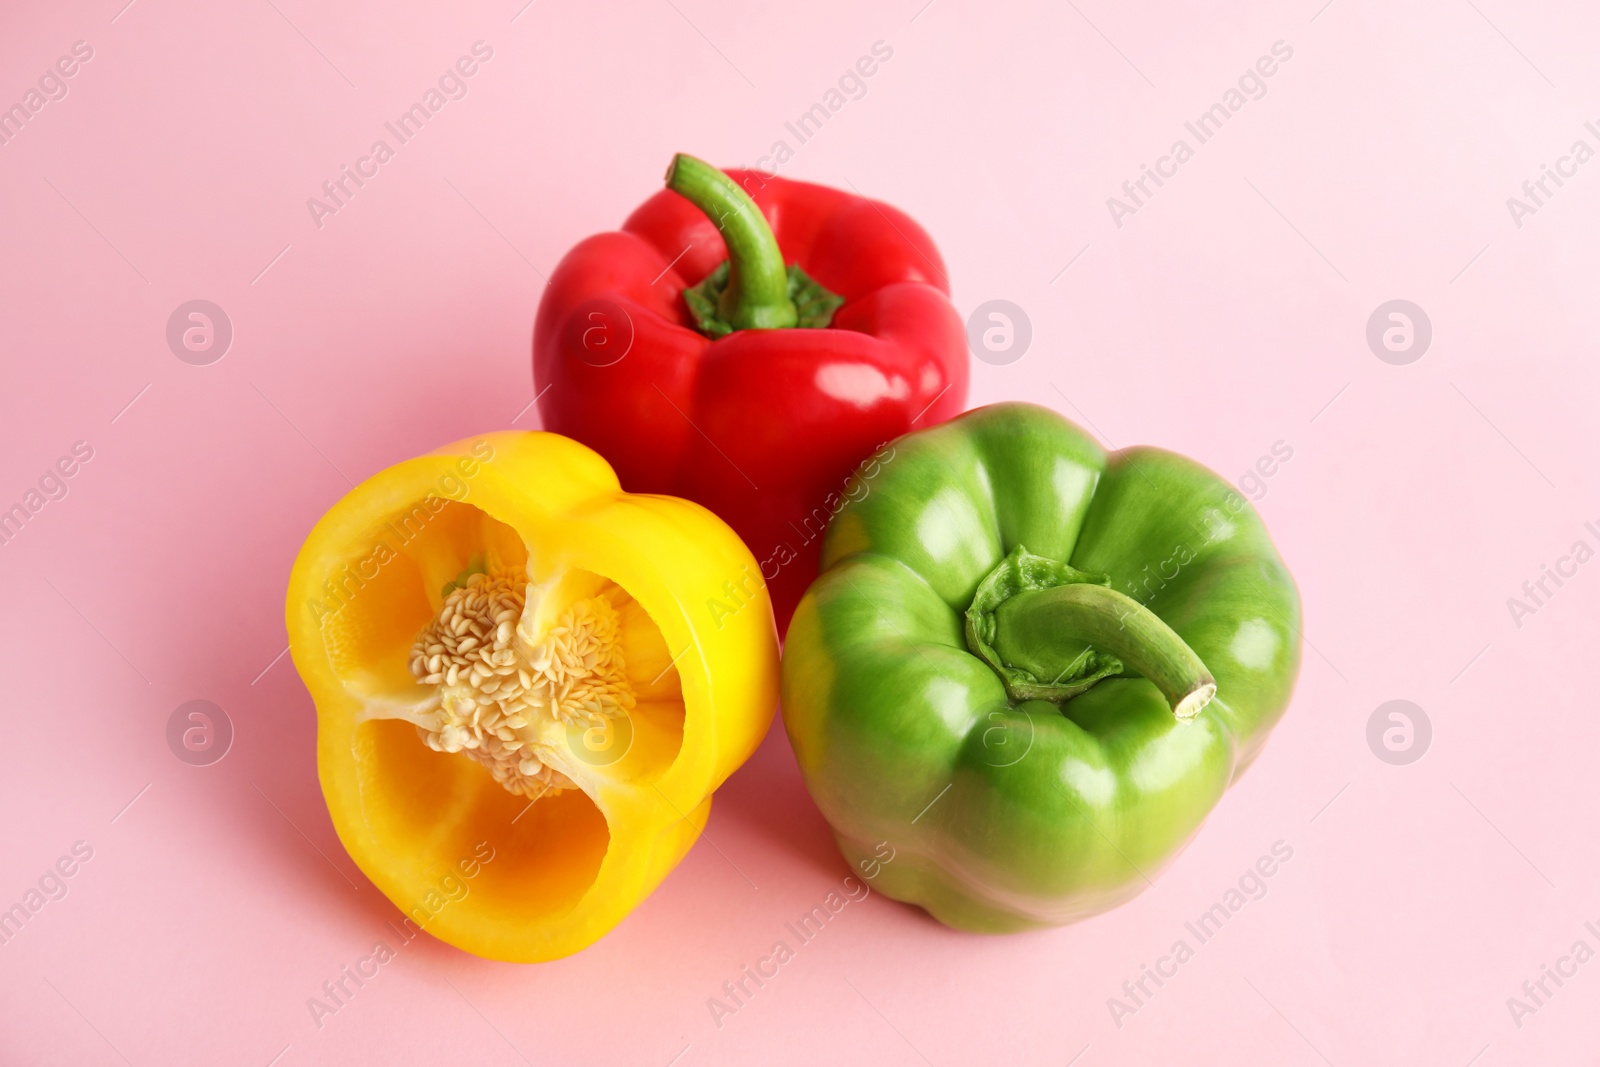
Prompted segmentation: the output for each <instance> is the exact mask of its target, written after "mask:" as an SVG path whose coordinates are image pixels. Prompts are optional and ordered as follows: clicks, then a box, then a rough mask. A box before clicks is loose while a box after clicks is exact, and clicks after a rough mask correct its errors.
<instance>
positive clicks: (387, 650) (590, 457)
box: [287, 433, 778, 962]
mask: <svg viewBox="0 0 1600 1067" xmlns="http://www.w3.org/2000/svg"><path fill="white" fill-rule="evenodd" d="M287 616H288V628H289V647H290V649H291V651H292V652H293V655H294V663H295V667H296V668H297V669H298V670H299V671H300V676H301V678H303V679H304V680H305V684H306V688H307V689H309V690H310V692H311V696H312V698H313V699H314V700H315V702H316V706H317V768H318V774H319V777H320V778H321V781H322V792H323V795H324V797H325V798H326V800H327V803H328V811H329V814H330V815H331V816H332V818H333V825H334V827H335V829H336V830H337V831H338V834H339V838H340V840H341V841H343V842H344V846H345V848H346V849H348V850H349V852H350V856H351V858H352V859H354V860H355V862H356V864H357V865H358V866H359V867H360V868H361V869H362V871H364V872H365V873H366V875H367V877H369V878H370V879H372V881H373V882H374V883H375V884H376V885H377V887H378V888H379V889H380V890H381V891H382V892H383V893H384V895H385V896H387V897H388V898H389V899H390V900H391V901H393V902H394V904H395V905H396V906H397V907H399V908H400V910H401V911H402V912H404V913H405V915H406V916H407V919H406V922H407V923H408V924H410V925H414V926H416V927H419V928H421V929H425V930H427V931H428V932H429V933H430V934H433V935H434V936H435V937H438V938H440V939H442V940H444V941H446V942H448V943H450V944H452V945H455V946H456V947H458V948H461V949H464V950H466V951H468V952H471V953H475V954H476V955H479V956H485V957H489V958H492V959H499V960H512V961H520V962H533V961H541V960H549V959H555V958H557V957H560V956H565V955H568V954H570V953H573V952H576V951H578V950H579V949H581V948H584V947H585V946H587V945H589V944H591V943H593V942H594V941H596V940H598V939H599V938H600V937H601V936H603V935H604V934H605V933H606V932H607V931H609V930H610V929H611V928H612V927H614V926H615V925H616V924H617V923H618V922H620V921H621V920H622V918H623V916H625V915H627V914H628V913H629V912H630V911H632V910H633V908H635V907H636V906H637V905H638V904H639V903H640V902H641V901H643V900H644V898H645V897H646V896H648V895H649V894H650V892H651V891H652V890H653V889H655V887H656V886H657V885H658V884H660V882H661V880H662V879H663V878H664V877H666V875H667V873H668V872H669V871H671V870H672V868H673V867H674V866H676V865H677V863H678V861H679V860H681V859H682V858H683V857H684V854H685V853H687V852H688V850H689V848H690V846H691V845H693V844H694V842H695V840H696V838H697V837H698V836H699V834H700V831H701V829H702V828H703V827H704V826H705V822H706V817H707V815H708V814H709V813H710V810H711V794H712V791H713V790H715V789H716V788H717V786H719V785H721V784H722V782H723V780H724V779H726V778H727V777H728V775H729V774H731V773H732V772H733V771H734V770H735V769H736V768H737V767H738V766H739V765H740V764H741V763H743V762H744V761H745V759H746V758H748V757H749V755H750V753H751V752H753V751H754V750H755V747H756V745H757V744H759V743H760V741H761V739H762V737H763V736H764V735H765V733H766V730H767V726H768V724H769V723H770V721H771V719H772V714H773V710H774V708H775V706H776V702H777V684H778V682H777V679H778V647H777V637H776V634H775V632H774V628H773V621H772V607H771V603H770V601H769V600H768V597H767V590H766V586H765V585H764V583H763V582H762V579H761V572H760V569H759V567H758V566H757V564H756V561H755V559H754V557H752V556H751V555H750V552H749V550H748V549H746V548H745V546H744V544H743V543H742V542H741V541H740V540H739V538H738V537H737V535H735V534H734V532H733V531H732V530H730V529H729V528H728V527H727V526H726V525H724V524H723V523H722V521H721V520H720V519H718V518H717V517H716V516H714V515H712V514H711V512H709V511H707V510H705V509H704V508H702V507H700V506H699V505H697V504H693V503H690V502H688V501H686V500H679V499H677V498H674V497H665V496H644V495H632V494H628V493H624V492H623V491H622V489H621V487H620V486H619V485H618V483H617V476H616V474H615V473H614V472H613V471H612V469H611V467H610V466H609V465H607V463H606V461H605V460H603V459H602V458H601V457H600V456H599V455H597V454H596V453H594V452H592V451H590V450H589V449H588V448H585V447H584V446H583V445H580V444H578V443H576V442H574V441H571V440H569V439H567V438H565V437H561V436H558V435H556V434H550V433H494V434H486V435H484V436H482V437H480V438H476V439H472V440H466V441H459V442H457V443H456V444H453V445H450V446H447V447H445V448H441V449H439V450H438V451H436V452H432V453H429V454H428V455H425V456H422V457H419V458H417V459H413V460H409V461H407V462H405V463H401V464H398V465H396V466H394V467H391V468H389V469H388V470H385V471H382V472H381V473H379V474H377V475H375V476H373V477H372V478H370V479H368V480H367V481H365V482H363V483H362V484H361V485H359V486H357V487H356V488H355V489H353V490H351V492H350V493H349V495H347V496H346V497H344V499H342V500H340V501H339V502H338V503H337V504H335V505H334V507H333V508H332V510H330V511H329V512H328V513H327V515H325V516H323V518H322V520H321V521H320V522H318V523H317V525H316V527H315V528H314V529H313V530H312V531H311V535H310V537H308V538H307V539H306V543H305V545H304V547H303V548H302V549H301V550H300V555H299V557H298V558H297V559H296V561H295V565H294V570H293V573H292V574H291V576H290V579H289V595H288V607H287Z"/></svg>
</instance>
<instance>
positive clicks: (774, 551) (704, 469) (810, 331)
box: [533, 156, 967, 634]
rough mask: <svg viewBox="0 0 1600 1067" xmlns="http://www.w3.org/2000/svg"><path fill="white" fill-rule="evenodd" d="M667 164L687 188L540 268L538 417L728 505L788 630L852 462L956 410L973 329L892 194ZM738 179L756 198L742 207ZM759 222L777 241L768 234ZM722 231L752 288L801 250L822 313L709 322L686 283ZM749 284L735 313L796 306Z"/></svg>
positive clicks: (962, 400) (687, 492)
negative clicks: (877, 197)
mask: <svg viewBox="0 0 1600 1067" xmlns="http://www.w3.org/2000/svg"><path fill="white" fill-rule="evenodd" d="M691 165H694V166H696V167H698V168H702V169H699V170H695V171H691V170H690V169H689V168H690V166H691ZM706 172H710V174H709V175H707V173H706ZM674 174H676V176H677V178H676V181H675V185H676V186H679V187H683V188H684V189H685V190H686V192H687V193H688V194H689V195H691V196H695V197H696V202H695V203H692V202H691V201H690V200H689V199H686V197H685V196H684V195H680V194H679V193H678V192H676V191H674V190H673V188H668V189H665V190H663V191H662V192H659V193H657V194H656V195H655V196H653V197H651V198H650V199H649V200H648V201H646V202H645V203H644V205H643V206H641V207H640V208H639V209H638V210H637V211H635V212H634V213H633V214H632V215H631V216H630V217H629V218H628V220H627V221H626V222H625V223H624V224H623V227H622V229H621V230H620V231H618V232H614V233H602V234H598V235H596V236H593V237H590V238H587V239H586V240H584V241H582V242H581V243H579V244H578V245H577V246H576V247H574V248H573V249H572V250H571V251H570V252H568V253H567V255H566V257H565V258H564V259H563V260H562V261H561V263H560V265H558V266H557V267H556V270H555V272H554V273H553V274H552V275H551V277H550V282H549V285H548V287H547V288H546V290H545V293H544V296H543V300H542V302H541V304H540V307H539V313H538V319H537V322H536V325H535V329H534V341H533V353H534V384H535V392H536V393H537V395H538V396H539V398H540V399H539V413H540V417H541V419H542V425H543V426H544V427H545V428H546V429H548V430H553V431H555V432H557V433H562V434H566V435H568V436H570V437H572V438H574V439H576V440H579V441H582V442H583V443H585V444H587V445H589V446H590V447H591V448H594V449H595V450H597V451H598V452H600V453H601V454H602V455H604V456H605V457H606V458H607V459H608V460H610V461H611V463H612V465H613V466H615V467H616V469H617V473H618V475H619V476H620V477H621V479H622V484H623V486H624V487H625V488H626V489H628V490H629V491H632V492H650V493H671V494H674V495H678V496H683V497H687V498H688V499H690V500H694V501H696V502H698V503H700V504H703V505H705V506H706V507H708V508H710V509H711V510H712V511H714V512H716V513H717V514H718V515H720V516H722V518H724V519H725V520H727V522H728V523H729V524H730V525H732V526H733V528H734V529H735V530H737V531H738V533H739V535H740V536H741V537H742V538H744V541H745V543H746V544H747V545H749V546H750V549H751V551H752V552H754V553H755V556H756V559H757V560H758V561H759V562H760V565H761V570H762V574H763V576H764V577H765V578H766V580H767V582H768V584H769V587H770V588H771V591H772V598H773V605H774V608H775V611H776V615H777V622H778V631H779V633H780V634H781V633H782V632H783V630H784V628H785V626H786V625H787V622H788V619H789V615H790V614H791V612H792V611H793V609H794V605H795V603H796V602H797V601H798V600H799V598H800V594H801V593H802V592H804V590H805V588H806V586H807V584H809V583H810V581H811V579H812V578H813V577H815V575H816V561H817V558H818V552H819V550H820V544H821V534H822V530H823V529H824V527H825V526H826V524H827V522H828V520H829V519H830V518H831V517H832V514H833V512H834V510H835V509H836V508H837V507H838V505H839V504H840V502H841V501H842V500H843V488H844V483H845V480H846V479H847V478H848V476H849V475H850V472H851V471H852V470H853V469H854V468H855V467H856V465H857V464H858V463H860V462H861V461H862V460H863V459H865V458H866V457H867V456H868V455H869V454H871V453H872V452H873V451H874V450H875V449H877V448H878V447H879V446H880V445H882V444H883V443H884V442H886V441H889V440H891V439H892V438H895V437H898V436H899V435H901V434H903V433H905V432H907V431H909V430H911V429H914V428H917V427H925V426H931V425H934V424H936V423H938V422H941V421H943V420H944V419H946V418H948V417H949V416H951V415H954V414H955V413H956V412H959V411H960V410H961V409H962V408H963V407H964V406H965V404H966V392H967V348H966V337H965V333H964V329H963V326H962V323H961V319H960V317H959V316H958V315H957V313H956V311H955V309H954V308H953V307H952V306H951V304H950V300H949V295H948V294H949V283H948V281H947V278H946V275H945V269H944V264H943V262H942V260H941V259H940V258H939V253H938V251H937V249H935V248H934V245H933V242H932V241H931V240H930V239H929V238H928V236H927V234H926V233H924V232H923V230H922V228H921V227H919V226H918V225H917V224H916V223H915V222H913V221H912V220H911V219H910V218H908V217H907V216H906V215H904V214H903V213H901V212H900V211H897V210H896V209H895V208H893V207H890V206H889V205H887V204H881V203H877V202H875V201H872V200H867V199H864V198H862V197H859V196H853V195H850V194H848V193H844V192H841V191H839V190H837V189H830V188H826V187H824V186H821V185H811V184H808V183H805V182H797V181H789V180H787V179H784V178H777V177H769V176H767V175H764V174H761V173H760V172H756V171H742V170H733V171H728V172H727V174H726V177H727V179H731V181H729V182H727V184H728V185H731V186H732V187H733V191H730V190H728V189H727V188H720V189H719V188H716V187H715V183H714V180H713V179H712V177H711V176H712V175H715V176H720V172H716V171H715V170H714V169H713V168H710V167H709V166H707V165H705V164H701V163H699V161H697V160H692V159H690V158H689V157H682V156H680V157H679V159H678V160H677V161H675V163H674V171H673V172H669V183H674ZM685 175H692V176H693V177H694V178H695V179H696V181H698V185H696V184H694V183H693V182H690V181H686V180H685ZM745 192H747V193H748V197H747V198H746V199H751V198H753V201H754V203H753V208H754V209H758V210H754V211H749V210H746V211H745V212H744V214H741V205H740V203H739V202H738V197H739V196H743V195H744V193H745ZM735 193H737V195H735ZM696 203H701V204H704V205H705V206H706V209H705V210H703V209H702V207H697V206H696ZM745 207H746V208H748V207H749V205H745ZM707 210H709V211H711V212H712V214H714V215H716V216H717V218H718V219H719V221H720V223H721V225H722V226H723V227H724V229H726V230H727V231H728V233H729V234H730V237H729V240H728V241H727V242H725V241H724V235H723V232H720V231H719V223H718V222H714V221H713V220H712V218H711V217H708V215H707ZM751 214H753V215H754V219H752V218H750V217H749V216H750V215H751ZM730 219H731V220H734V222H733V228H730V223H729V220H730ZM759 220H764V223H763V222H761V221H759ZM768 227H769V229H768V234H769V236H768V238H767V239H768V240H770V235H775V236H776V246H771V247H766V246H764V245H763V242H762V237H761V234H760V233H759V232H758V231H760V230H761V229H763V228H768ZM730 246H731V247H734V249H735V256H734V260H735V262H734V274H735V276H736V277H738V276H739V275H740V274H741V273H742V274H743V275H744V276H745V280H746V281H747V282H750V283H751V284H750V285H749V286H748V288H750V289H758V288H759V286H758V285H756V284H755V282H756V281H757V280H758V279H757V278H756V275H757V274H758V268H761V269H765V271H766V275H767V278H768V281H769V282H770V283H771V285H775V286H777V287H778V288H779V289H780V290H781V284H780V283H781V274H782V270H783V267H784V266H785V265H797V266H799V267H800V268H801V269H802V270H803V271H804V273H805V274H806V275H808V276H809V278H810V279H811V280H813V281H815V282H816V283H818V284H820V286H821V287H822V288H823V289H825V290H827V291H830V292H831V293H833V294H836V295H837V296H838V297H842V298H843V303H842V306H839V307H838V309H837V311H835V312H834V313H833V315H832V319H831V321H830V322H829V324H828V325H826V326H824V327H818V328H804V327H803V326H793V325H790V326H786V327H784V328H759V325H758V326H738V327H737V328H735V329H734V330H733V332H731V333H727V334H726V335H725V336H721V337H719V338H715V339H714V338H712V337H710V336H707V335H706V334H705V333H703V332H701V331H700V330H699V329H697V328H696V317H695V316H694V314H692V313H691V311H690V309H689V307H688V305H687V304H686V303H685V299H684V296H683V292H684V290H685V289H686V288H689V287H691V286H695V285H697V284H699V283H701V282H702V281H703V280H704V279H705V278H706V277H707V276H708V275H710V274H711V273H712V272H713V271H714V270H715V269H716V268H717V267H718V266H719V265H720V264H723V263H724V262H727V261H728V259H729V251H728V249H729V247H730ZM774 265H775V266H774ZM774 271H776V274H777V275H778V277H777V278H774V277H773V275H774ZM747 295H748V294H747ZM767 297H768V298H770V300H772V301H775V302H776V303H778V304H781V303H782V302H783V301H782V293H781V291H780V292H778V293H775V294H774V293H770V292H769V293H767ZM762 299H763V297H762V294H761V293H759V292H758V293H756V296H755V298H753V299H751V300H749V301H747V302H748V303H750V304H752V305H754V307H753V310H752V311H751V314H750V315H749V316H748V318H747V320H746V321H747V322H752V323H756V324H762V323H771V324H774V325H780V326H781V325H782V324H783V323H784V322H786V321H792V319H790V320H786V319H784V318H783V317H782V316H781V315H776V314H764V313H765V312H770V311H771V310H772V309H770V308H767V307H765V306H763V305H762Z"/></svg>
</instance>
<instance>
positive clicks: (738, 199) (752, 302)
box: [667, 152, 799, 330]
mask: <svg viewBox="0 0 1600 1067" xmlns="http://www.w3.org/2000/svg"><path fill="white" fill-rule="evenodd" d="M667 188H668V189H671V190H673V191H674V192H676V193H679V194H680V195H682V196H683V197H684V198H685V199H687V200H688V201H689V202H690V203H692V204H693V205H694V206H695V207H697V208H699V209H700V210H701V211H704V212H705V213H706V217H707V218H709V219H710V220H711V221H712V222H714V223H715V224H716V226H717V229H719V230H721V231H722V240H723V242H724V243H725V244H726V245H727V246H728V263H729V265H730V277H729V279H728V287H727V288H726V289H724V290H723V292H722V298H721V300H720V302H719V304H718V309H717V310H718V312H719V313H720V314H721V316H722V318H723V319H725V320H726V321H727V323H728V324H729V325H730V326H732V327H733V328H734V329H736V330H752V329H753V330H780V329H786V328H788V327H790V326H793V325H795V323H796V322H797V321H798V318H799V315H798V312H797V311H796V309H795V305H794V301H793V300H791V299H789V277H788V271H787V268H786V267H785V266H784V262H783V253H782V252H781V251H780V250H779V248H778V239H777V238H776V237H774V236H773V235H772V227H771V226H769V225H767V220H766V217H765V216H764V215H762V214H761V209H760V208H758V207H756V203H755V201H754V200H751V199H750V197H749V195H748V194H747V193H745V191H744V190H743V189H741V188H739V185H738V183H737V182H735V181H734V180H733V179H732V178H730V177H728V176H727V175H726V174H724V173H722V171H720V170H718V169H717V168H716V167H713V166H712V165H711V164H709V163H706V162H704V161H703V160H699V159H696V158H695V157H694V156H688V155H684V154H683V153H681V152H680V153H678V154H677V155H676V156H674V157H673V159H672V165H671V166H670V167H668V168H667Z"/></svg>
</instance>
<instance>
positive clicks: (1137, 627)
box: [994, 583, 1217, 720]
mask: <svg viewBox="0 0 1600 1067" xmlns="http://www.w3.org/2000/svg"><path fill="white" fill-rule="evenodd" d="M994 617H995V640H994V645H995V648H996V649H997V650H999V651H1000V653H1001V655H1002V656H1003V657H1004V658H1005V659H1006V660H1007V661H1008V662H1011V661H1014V660H1017V659H1025V660H1030V661H1034V662H1041V661H1043V662H1048V659H1049V657H1050V654H1051V650H1052V647H1053V646H1054V645H1055V644H1057V643H1058V642H1059V640H1060V638H1062V637H1070V638H1074V639H1076V640H1077V641H1087V642H1089V643H1090V645H1091V646H1093V647H1096V648H1101V649H1104V650H1105V651H1107V652H1110V653H1111V654H1112V655H1114V656H1116V657H1117V658H1118V659H1120V660H1122V662H1123V664H1124V665H1125V666H1127V667H1128V668H1130V669H1131V670H1133V671H1134V672H1136V673H1138V674H1140V675H1142V676H1144V677H1145V678H1147V679H1148V680H1149V681H1150V682H1152V683H1153V684H1154V685H1155V687H1156V688H1157V689H1159V690H1161V695H1162V696H1164V697H1166V698H1167V703H1169V704H1171V705H1172V713H1173V714H1174V715H1176V716H1177V717H1178V718H1179V719H1183V720H1188V719H1192V718H1194V717H1195V716H1196V715H1198V714H1199V713H1200V710H1201V709H1202V708H1204V707H1205V706H1206V705H1207V704H1209V703H1210V702H1211V698H1212V697H1214V696H1216V695H1217V682H1216V679H1214V678H1212V677H1211V672H1210V671H1208V670H1206V665H1205V664H1204V663H1202V662H1201V661H1200V657H1199V656H1197V655H1195V653H1194V650H1193V649H1191V648H1190V647H1189V646H1188V645H1187V644H1186V643H1185V642H1184V640H1183V638H1181V637H1179V636H1178V635H1177V633H1176V632H1174V631H1173V629H1172V627H1170V626H1168V625H1167V624H1166V623H1164V622H1162V621H1161V618H1160V617H1159V616H1158V615H1156V613H1155V612H1153V611H1151V610H1150V609H1149V608H1147V607H1145V606H1144V605H1143V604H1141V603H1139V602H1138V601H1137V600H1134V599H1133V598H1132V597H1129V596H1124V595H1123V594H1121V593H1119V592H1117V591H1116V590H1115V589H1109V588H1107V587H1105V586H1103V585H1094V584H1090V583H1077V584H1073V585H1058V586H1055V587H1053V588H1050V589H1038V590H1032V591H1029V592H1022V593H1018V594H1016V595H1015V596H1012V597H1010V598H1008V599H1007V600H1006V601H1005V602H1004V603H1002V604H1001V605H1000V606H999V607H998V608H997V609H996V610H995V616H994ZM1066 667H1067V665H1066V664H1063V669H1066Z"/></svg>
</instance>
